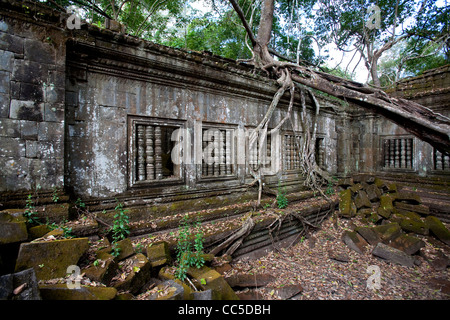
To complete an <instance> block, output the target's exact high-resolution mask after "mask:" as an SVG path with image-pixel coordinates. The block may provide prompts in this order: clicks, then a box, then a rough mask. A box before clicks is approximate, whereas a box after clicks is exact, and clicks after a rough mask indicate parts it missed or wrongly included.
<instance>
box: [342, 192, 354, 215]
mask: <svg viewBox="0 0 450 320" xmlns="http://www.w3.org/2000/svg"><path fill="white" fill-rule="evenodd" d="M339 212H340V214H341V215H343V216H346V217H353V216H354V215H356V206H355V204H354V203H353V200H352V192H351V190H350V189H346V190H343V191H341V193H340V194H339Z"/></svg>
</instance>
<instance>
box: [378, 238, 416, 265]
mask: <svg viewBox="0 0 450 320" xmlns="http://www.w3.org/2000/svg"><path fill="white" fill-rule="evenodd" d="M372 254H373V255H374V256H377V257H380V258H383V259H385V260H388V261H390V262H393V263H396V264H400V265H403V266H407V267H412V266H414V258H413V257H412V256H411V255H409V254H407V253H405V252H403V251H401V250H399V249H396V248H393V247H390V246H388V245H386V244H384V243H382V242H380V243H378V244H377V245H376V247H375V248H374V249H373V251H372Z"/></svg>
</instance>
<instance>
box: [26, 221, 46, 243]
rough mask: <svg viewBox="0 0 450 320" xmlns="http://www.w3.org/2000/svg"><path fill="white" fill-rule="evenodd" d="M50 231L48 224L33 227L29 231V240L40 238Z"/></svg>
mask: <svg viewBox="0 0 450 320" xmlns="http://www.w3.org/2000/svg"><path fill="white" fill-rule="evenodd" d="M50 231H51V230H50V227H49V226H48V225H46V224H41V225H38V226H34V227H31V228H29V229H28V240H34V239H37V238H40V237H42V236H44V235H45V234H46V233H49V232H50Z"/></svg>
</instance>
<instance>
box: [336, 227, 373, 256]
mask: <svg viewBox="0 0 450 320" xmlns="http://www.w3.org/2000/svg"><path fill="white" fill-rule="evenodd" d="M342 240H343V241H344V243H345V244H346V245H347V246H348V247H349V248H350V249H352V250H354V251H356V252H358V253H359V254H362V253H363V252H364V251H365V248H366V246H367V242H366V240H364V238H363V237H361V236H360V235H359V234H358V233H356V232H355V231H344V234H343V236H342Z"/></svg>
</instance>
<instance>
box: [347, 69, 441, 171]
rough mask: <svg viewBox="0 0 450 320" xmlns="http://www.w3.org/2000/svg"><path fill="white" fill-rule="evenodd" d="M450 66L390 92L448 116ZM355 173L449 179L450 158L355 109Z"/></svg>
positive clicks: (402, 82)
mask: <svg viewBox="0 0 450 320" xmlns="http://www.w3.org/2000/svg"><path fill="white" fill-rule="evenodd" d="M449 71H450V66H444V67H441V68H437V69H434V70H430V71H427V72H425V73H424V74H422V75H420V76H417V77H412V78H407V79H405V80H402V81H401V82H399V83H398V85H397V87H396V88H394V89H391V90H389V93H390V94H392V95H394V96H400V97H403V98H406V99H410V100H413V101H416V102H418V103H421V104H422V105H424V106H426V107H428V108H430V109H432V110H433V111H435V112H438V113H441V114H443V115H445V116H449V115H450V72H449ZM352 120H353V125H352V127H353V131H356V135H355V140H354V144H353V154H354V158H355V159H354V160H355V164H356V166H357V168H355V167H354V169H356V170H355V171H357V172H358V171H359V172H365V173H377V174H382V175H390V176H394V177H395V176H405V175H409V176H419V177H428V178H433V177H435V178H439V179H444V180H446V179H448V178H446V177H448V175H449V173H450V156H449V155H443V154H441V153H440V152H439V151H437V150H435V149H434V148H433V147H432V146H431V145H429V144H428V143H426V142H423V141H421V140H420V139H418V138H416V137H415V136H414V135H412V134H410V133H408V132H407V131H406V130H404V129H403V128H401V127H400V126H398V125H396V124H395V123H393V122H391V121H389V120H387V119H385V118H383V117H380V116H377V115H376V114H373V113H367V112H366V111H365V110H359V109H358V108H356V109H355V112H354V113H352Z"/></svg>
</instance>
